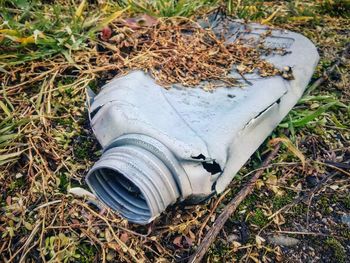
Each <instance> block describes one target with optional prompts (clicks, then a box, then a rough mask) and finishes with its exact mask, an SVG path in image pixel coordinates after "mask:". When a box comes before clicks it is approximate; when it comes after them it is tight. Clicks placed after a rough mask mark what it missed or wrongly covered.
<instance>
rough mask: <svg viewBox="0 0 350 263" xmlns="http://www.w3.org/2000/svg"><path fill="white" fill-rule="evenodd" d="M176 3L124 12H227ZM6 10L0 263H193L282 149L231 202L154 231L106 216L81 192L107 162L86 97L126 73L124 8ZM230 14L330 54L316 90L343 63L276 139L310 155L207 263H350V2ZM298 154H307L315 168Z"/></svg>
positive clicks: (284, 174)
mask: <svg viewBox="0 0 350 263" xmlns="http://www.w3.org/2000/svg"><path fill="white" fill-rule="evenodd" d="M55 2H56V1H55ZM120 2H121V3H123V1H120ZM170 2H171V1H155V2H154V3H155V4H153V5H148V6H146V5H145V6H144V7H140V6H138V5H136V4H135V3H133V4H132V5H131V7H130V8H129V9H128V10H126V11H124V13H123V14H122V15H124V16H128V15H129V16H133V13H135V12H141V13H144V12H145V11H147V12H149V13H150V14H151V15H154V16H191V15H193V14H194V13H198V12H199V11H201V12H204V11H207V10H210V9H211V8H214V7H216V6H217V5H218V4H219V3H215V2H214V1H198V0H196V1H191V4H190V5H187V6H186V5H183V3H182V1H179V2H177V3H176V4H174V5H170V4H164V3H170ZM0 3H1V5H2V6H1V8H0V10H1V11H0V16H1V17H0V41H1V46H0V52H1V53H0V80H1V85H2V86H1V89H0V168H1V170H0V185H1V188H2V189H1V195H0V203H1V210H0V234H1V238H0V261H2V262H8V261H10V262H19V261H20V260H25V261H26V262H34V261H36V262H41V261H42V262H45V261H50V262H60V261H64V262H101V261H102V262H103V261H114V262H115V261H127V262H135V261H140V262H141V261H152V262H167V261H181V262H184V261H186V259H187V258H188V256H189V255H191V254H192V253H193V252H194V251H195V249H196V247H197V245H198V243H200V241H201V240H202V239H203V237H204V235H205V233H206V232H207V230H208V229H209V228H210V226H211V225H212V222H213V221H214V220H215V218H216V217H217V215H218V214H219V213H220V211H222V209H223V208H224V206H225V204H226V203H228V202H229V201H230V200H231V199H232V198H233V196H234V195H235V193H236V192H237V191H238V190H239V189H240V188H241V187H242V185H243V184H244V182H246V181H247V179H248V178H249V174H251V172H252V171H254V169H256V168H258V167H259V165H260V164H261V162H262V161H261V160H262V159H263V158H264V155H265V153H266V152H267V150H268V143H267V142H268V140H267V141H266V143H265V144H264V145H262V146H261V147H260V149H259V150H258V151H257V153H256V154H255V155H254V156H252V158H251V160H250V161H249V162H248V163H247V164H246V166H245V167H244V168H242V169H241V171H240V172H239V174H238V175H237V177H236V179H235V180H234V181H233V182H232V183H231V187H230V189H229V190H228V191H227V192H225V196H224V198H223V199H219V197H214V198H212V199H211V200H210V201H208V202H207V203H204V204H201V205H198V206H185V205H179V206H175V207H171V208H169V209H168V211H167V212H166V213H164V214H163V215H162V216H161V217H160V218H158V219H157V220H156V221H155V222H154V223H152V224H150V225H148V226H136V225H132V224H128V223H127V222H125V221H124V220H122V219H121V218H120V217H118V216H117V215H115V214H113V213H111V212H110V211H107V210H104V211H100V210H97V209H96V207H94V206H93V205H91V204H89V203H88V202H87V201H86V200H85V199H83V198H79V197H76V196H73V195H72V194H69V192H68V189H69V188H71V187H76V186H80V187H85V185H84V181H83V178H84V175H85V174H86V171H87V170H88V169H89V167H91V165H92V164H93V162H94V161H95V160H96V159H97V158H98V157H99V155H100V147H99V146H98V144H97V143H96V141H95V140H94V138H93V136H92V134H91V131H90V129H89V125H88V120H87V115H86V109H85V104H84V103H85V88H86V87H87V86H90V87H92V88H99V87H100V86H101V85H102V84H103V83H104V82H105V81H108V80H109V79H110V78H112V77H113V76H114V74H115V73H116V69H115V68H113V67H112V66H111V64H109V63H107V62H106V61H104V59H105V58H106V56H104V55H103V56H102V55H101V54H100V53H98V52H97V51H96V46H97V45H99V42H100V41H99V40H98V39H97V38H96V35H97V33H98V32H99V31H100V30H101V28H102V27H103V24H108V23H109V22H111V21H112V20H113V19H114V18H116V17H117V16H120V15H121V13H118V10H120V9H121V8H120V7H119V6H118V5H117V4H111V3H109V2H105V1H98V3H95V2H93V1H92V2H85V1H83V2H82V3H83V4H81V5H79V4H76V5H75V4H72V3H71V2H69V3H68V2H64V1H61V2H56V3H55V4H52V3H45V2H44V3H41V2H34V3H32V4H29V3H28V2H27V1H23V0H21V1H12V2H11V1H1V2H0ZM221 5H222V6H223V7H225V8H226V11H227V12H229V13H230V14H232V15H233V16H235V17H239V18H244V19H247V20H251V21H258V22H264V23H266V24H270V25H274V26H278V27H282V28H287V29H291V30H294V31H297V32H301V33H303V34H304V35H306V36H307V37H309V38H310V39H311V40H312V41H313V42H314V43H315V44H316V46H317V47H318V49H319V53H320V55H321V61H320V63H319V66H318V69H317V72H316V73H315V75H314V79H317V78H319V77H320V76H322V74H324V72H325V71H326V70H327V68H329V67H330V66H331V65H332V64H333V63H334V62H335V61H336V60H337V59H339V58H340V57H341V54H343V55H342V58H341V60H340V61H339V62H340V63H339V65H338V66H337V67H336V68H335V70H334V72H333V73H332V74H330V76H329V78H328V79H327V80H326V81H325V82H324V83H323V84H322V85H320V86H319V87H317V89H315V90H313V91H311V92H310V94H307V95H305V96H304V97H303V99H302V100H301V101H300V103H299V104H298V105H297V106H296V107H295V108H294V109H293V111H292V112H291V113H290V114H289V115H288V116H287V117H286V119H285V120H284V122H283V124H282V125H281V126H280V127H278V128H277V129H276V130H275V131H274V133H273V135H272V137H283V136H284V135H285V134H287V135H288V138H289V139H290V141H291V142H292V143H293V144H294V145H295V146H296V147H297V148H298V151H297V152H296V151H295V149H294V148H292V147H291V146H289V147H285V146H283V147H282V149H281V150H280V152H279V154H278V157H277V158H276V159H275V160H274V162H273V163H272V164H271V165H270V167H269V168H268V169H266V171H265V172H264V175H263V178H262V179H261V180H260V181H259V183H258V185H257V187H256V189H255V191H254V193H253V194H252V195H251V196H250V197H248V198H247V199H246V200H245V201H244V202H243V203H242V204H241V205H240V207H239V209H238V211H237V212H236V213H235V214H234V215H233V216H232V217H231V218H230V219H229V221H228V222H227V223H226V225H225V227H224V229H223V230H222V231H221V233H220V235H219V237H218V238H217V240H216V241H215V243H214V244H213V245H212V247H211V249H210V250H209V252H208V253H207V256H206V259H205V260H206V261H207V262H223V261H230V262H232V261H241V262H260V261H261V262H275V261H282V262H350V259H349V258H350V219H349V216H350V191H349V187H350V177H349V176H350V172H349V171H350V131H349V128H350V118H349V113H350V108H349V102H350V90H349V83H350V76H349V71H350V65H349V54H346V52H343V50H344V48H345V46H346V45H347V43H349V37H350V31H349V28H350V22H349V10H350V4H349V2H348V1H347V0H343V1H342V0H333V1H331V0H329V1H328V0H318V1H303V3H301V2H299V1H249V0H246V1H244V0H242V1H232V2H229V3H221ZM199 6H201V8H200V9H199ZM124 7H126V5H122V8H124ZM96 10H99V11H96ZM111 14H112V15H111ZM44 35H45V36H46V37H45V36H44ZM106 70H109V71H107V73H102V72H106ZM293 150H294V153H293ZM295 153H298V154H299V157H301V156H300V155H301V154H302V155H303V156H304V158H305V167H304V168H303V166H302V162H301V161H300V160H301V159H302V158H301V159H300V158H298V157H297V156H296V155H295ZM211 212H212V213H211ZM346 222H347V224H346Z"/></svg>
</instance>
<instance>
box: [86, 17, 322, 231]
mask: <svg viewBox="0 0 350 263" xmlns="http://www.w3.org/2000/svg"><path fill="white" fill-rule="evenodd" d="M219 27H220V25H218V28H219ZM249 27H250V31H249V33H247V28H246V25H243V24H241V23H238V22H230V23H229V24H228V29H229V30H228V32H229V33H230V34H231V35H232V36H231V37H230V38H229V41H233V40H234V39H235V38H236V37H238V36H240V37H242V35H243V36H244V37H246V38H251V37H257V36H259V35H261V34H262V33H264V32H266V30H267V28H266V27H264V26H261V25H256V24H251V25H249ZM217 30H219V29H217ZM265 45H267V46H269V47H277V48H284V49H285V50H286V51H288V53H287V54H285V55H284V56H281V55H270V56H268V57H267V60H269V61H270V62H272V63H273V64H274V65H275V66H276V67H278V68H283V67H286V66H288V67H292V69H293V75H294V78H295V79H294V80H290V81H288V80H285V79H283V78H282V77H280V76H274V77H269V78H262V77H260V76H258V75H257V74H251V75H246V76H245V78H246V79H248V80H249V82H251V85H246V86H245V87H244V88H228V87H227V88H225V87H222V88H217V89H215V91H214V92H206V91H204V90H203V89H200V88H183V87H181V86H179V85H174V87H172V88H171V89H164V88H162V87H160V86H159V85H158V84H156V83H155V81H154V80H153V79H152V78H151V77H150V76H149V75H147V74H145V73H143V72H141V71H134V72H131V73H129V74H128V75H126V76H123V77H120V78H115V79H113V80H112V81H111V82H109V83H108V84H107V85H105V86H104V87H103V88H102V90H101V92H100V93H99V94H98V95H97V96H95V97H93V98H91V107H90V109H89V112H90V117H91V126H92V129H93V131H94V133H95V135H96V137H97V139H98V141H99V142H100V144H101V145H102V147H103V154H102V156H101V159H100V160H99V161H98V162H96V164H95V165H94V166H93V167H92V168H91V170H90V172H89V173H88V175H87V177H86V180H87V183H88V185H89V186H90V188H91V189H92V191H93V192H94V193H95V194H96V196H97V197H98V198H99V199H101V200H102V201H103V202H104V203H105V204H106V205H108V206H109V207H111V208H112V209H114V210H115V211H117V212H118V213H120V214H121V215H122V216H124V217H125V218H127V219H128V220H129V221H131V222H135V223H139V224H146V223H149V222H151V221H152V220H153V219H154V218H155V217H157V216H158V215H159V214H160V213H162V212H163V211H164V210H165V209H166V208H167V207H168V206H169V205H171V204H174V203H175V202H177V201H183V200H187V201H190V202H192V203H196V202H198V201H201V200H203V199H205V198H208V197H209V196H211V195H213V194H215V193H220V192H222V191H223V190H224V189H225V188H226V187H227V186H228V184H229V183H230V182H231V180H232V178H233V177H234V176H235V174H236V173H237V172H238V170H239V169H240V168H241V167H242V166H243V165H244V163H245V162H246V161H247V160H248V159H249V157H250V156H251V155H252V154H253V153H254V151H255V150H256V149H257V148H258V147H259V145H260V144H261V143H262V142H263V141H264V140H265V139H266V138H267V137H268V136H269V134H270V133H271V132H272V130H273V129H274V128H275V127H276V126H277V125H278V124H279V123H280V122H281V121H282V119H283V118H284V117H285V116H286V115H287V113H288V112H289V111H290V110H291V109H292V107H293V106H294V105H295V104H296V103H297V101H298V100H299V98H300V97H301V95H302V94H303V91H304V89H305V88H306V86H307V84H308V82H309V81H310V78H311V76H312V74H313V72H314V70H315V67H316V65H317V62H318V59H319V56H318V53H317V50H316V48H315V46H314V45H313V44H312V43H311V42H310V41H309V40H308V39H307V38H305V37H304V36H302V35H300V34H296V33H293V32H289V31H282V30H272V33H271V35H269V36H268V37H266V39H265ZM232 76H234V77H236V78H239V79H241V77H240V76H239V75H238V74H236V73H235V71H232ZM243 83H244V82H243Z"/></svg>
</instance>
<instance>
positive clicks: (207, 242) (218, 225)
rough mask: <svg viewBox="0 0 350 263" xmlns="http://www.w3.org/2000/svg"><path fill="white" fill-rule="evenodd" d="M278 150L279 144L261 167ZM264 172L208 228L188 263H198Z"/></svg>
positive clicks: (273, 156)
mask: <svg viewBox="0 0 350 263" xmlns="http://www.w3.org/2000/svg"><path fill="white" fill-rule="evenodd" d="M279 148H280V144H277V145H276V146H275V148H274V149H273V151H272V152H271V153H270V154H269V155H268V156H267V158H266V159H265V160H264V162H263V163H262V167H267V166H268V165H269V163H270V162H271V161H272V160H273V158H275V156H276V155H277V153H278V150H279ZM263 172H264V170H263V169H261V170H259V171H257V172H256V173H255V174H254V175H253V177H252V178H251V179H250V180H249V181H248V183H247V184H246V185H245V187H244V188H242V190H241V191H239V193H238V194H237V195H236V197H235V198H234V199H232V200H231V201H230V202H229V203H228V204H227V206H226V207H225V209H224V211H223V212H222V213H221V214H220V215H219V217H218V218H217V219H216V220H215V222H214V224H213V226H212V227H211V228H210V230H209V231H208V233H207V234H206V236H205V237H204V239H203V241H202V243H201V244H200V245H199V247H198V249H197V251H196V252H195V253H194V254H193V255H192V256H191V257H190V259H189V261H188V263H199V262H200V261H201V260H202V258H203V257H204V255H205V253H206V252H207V251H208V249H209V247H210V246H211V244H212V243H213V241H214V240H215V238H216V237H217V235H218V234H219V232H220V230H221V229H222V228H223V226H224V225H225V223H226V221H227V219H228V218H229V217H230V216H231V215H232V214H233V213H234V212H235V211H236V209H237V207H238V206H239V205H240V203H241V202H242V201H243V200H244V199H245V198H246V197H247V196H248V195H249V194H251V193H252V192H253V189H254V187H255V183H256V181H257V180H258V179H259V177H260V176H261V175H262V174H263Z"/></svg>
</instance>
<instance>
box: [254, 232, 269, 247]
mask: <svg viewBox="0 0 350 263" xmlns="http://www.w3.org/2000/svg"><path fill="white" fill-rule="evenodd" d="M265 241H266V240H265V239H264V238H262V237H261V236H258V235H256V236H255V243H256V246H257V247H258V248H261V247H262V245H263V243H264V242H265Z"/></svg>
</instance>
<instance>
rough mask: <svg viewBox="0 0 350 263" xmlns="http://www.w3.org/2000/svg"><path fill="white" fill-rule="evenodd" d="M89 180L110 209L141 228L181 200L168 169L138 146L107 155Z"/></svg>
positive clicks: (115, 150)
mask: <svg viewBox="0 0 350 263" xmlns="http://www.w3.org/2000/svg"><path fill="white" fill-rule="evenodd" d="M86 180H87V183H88V185H89V187H90V188H91V189H92V191H93V192H94V193H95V194H96V196H97V197H98V198H99V199H101V201H103V202H104V203H105V204H106V205H107V206H108V207H110V208H112V209H113V210H115V211H116V212H118V213H119V214H120V215H122V216H123V217H125V218H126V219H128V220H129V221H131V222H134V223H138V224H147V223H149V222H150V221H152V220H153V219H154V218H155V217H156V216H158V215H159V214H160V213H161V212H163V211H164V210H165V209H166V207H167V206H168V205H170V204H172V203H175V202H176V200H177V198H178V197H179V191H178V189H177V186H176V183H175V181H174V178H173V177H172V174H171V172H170V171H169V170H168V169H167V167H166V166H165V165H164V164H163V163H162V162H161V161H159V159H157V158H156V157H155V156H154V155H152V154H151V153H149V152H147V151H145V150H143V149H140V148H138V147H135V146H123V147H116V148H112V149H109V150H108V151H106V152H105V153H104V154H103V155H102V157H101V159H100V160H99V161H98V162H97V163H96V164H95V165H94V166H93V168H92V169H91V170H90V172H89V174H88V176H87V178H86Z"/></svg>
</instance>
